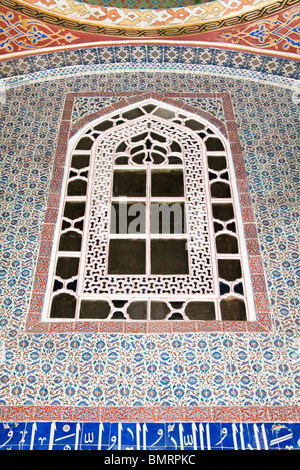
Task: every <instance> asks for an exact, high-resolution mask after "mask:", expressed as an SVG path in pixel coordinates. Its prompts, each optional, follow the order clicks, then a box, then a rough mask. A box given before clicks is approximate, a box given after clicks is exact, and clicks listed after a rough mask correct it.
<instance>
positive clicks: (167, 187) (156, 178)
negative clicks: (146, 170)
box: [151, 169, 184, 197]
mask: <svg viewBox="0 0 300 470" xmlns="http://www.w3.org/2000/svg"><path fill="white" fill-rule="evenodd" d="M151 195H152V196H153V197H182V196H184V180H183V171H182V170H181V169H178V170H152V173H151Z"/></svg>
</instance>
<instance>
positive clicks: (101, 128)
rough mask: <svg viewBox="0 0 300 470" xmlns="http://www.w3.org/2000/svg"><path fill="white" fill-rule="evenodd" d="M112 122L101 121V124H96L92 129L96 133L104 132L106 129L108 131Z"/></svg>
mask: <svg viewBox="0 0 300 470" xmlns="http://www.w3.org/2000/svg"><path fill="white" fill-rule="evenodd" d="M113 124H114V123H113V121H103V122H100V124H97V126H95V127H94V129H95V130H96V131H103V132H104V131H106V130H107V129H109V128H110V127H112V126H113Z"/></svg>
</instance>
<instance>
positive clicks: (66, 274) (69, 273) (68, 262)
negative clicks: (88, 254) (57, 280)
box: [55, 257, 79, 279]
mask: <svg viewBox="0 0 300 470" xmlns="http://www.w3.org/2000/svg"><path fill="white" fill-rule="evenodd" d="M78 266H79V258H70V257H61V258H58V260H57V264H56V272H55V274H56V275H57V276H59V277H61V278H62V279H70V278H71V277H73V276H76V275H77V274H78Z"/></svg>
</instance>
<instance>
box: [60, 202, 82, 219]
mask: <svg viewBox="0 0 300 470" xmlns="http://www.w3.org/2000/svg"><path fill="white" fill-rule="evenodd" d="M84 214H85V202H66V204H65V210H64V217H67V218H68V219H72V220H75V219H79V217H83V216H84Z"/></svg>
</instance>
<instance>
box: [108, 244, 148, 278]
mask: <svg viewBox="0 0 300 470" xmlns="http://www.w3.org/2000/svg"><path fill="white" fill-rule="evenodd" d="M145 271H146V242H145V240H119V239H115V240H110V242H109V257H108V270H107V272H108V274H145Z"/></svg>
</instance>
